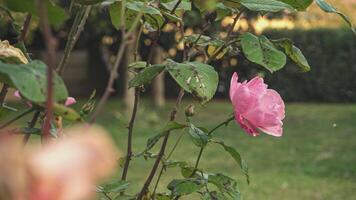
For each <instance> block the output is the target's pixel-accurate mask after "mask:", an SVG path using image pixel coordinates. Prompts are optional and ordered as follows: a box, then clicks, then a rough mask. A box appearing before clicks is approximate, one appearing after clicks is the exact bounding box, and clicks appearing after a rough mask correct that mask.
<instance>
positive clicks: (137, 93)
mask: <svg viewBox="0 0 356 200" xmlns="http://www.w3.org/2000/svg"><path fill="white" fill-rule="evenodd" d="M139 97H140V90H139V88H135V102H134V107H133V110H132V115H131V120H130V123H129V126H128V130H129V132H128V138H127V152H126V160H125V166H124V169H123V172H122V177H121V180H126V178H127V172H128V170H129V166H130V161H131V157H132V135H133V128H134V124H135V119H136V114H137V108H138V102H139Z"/></svg>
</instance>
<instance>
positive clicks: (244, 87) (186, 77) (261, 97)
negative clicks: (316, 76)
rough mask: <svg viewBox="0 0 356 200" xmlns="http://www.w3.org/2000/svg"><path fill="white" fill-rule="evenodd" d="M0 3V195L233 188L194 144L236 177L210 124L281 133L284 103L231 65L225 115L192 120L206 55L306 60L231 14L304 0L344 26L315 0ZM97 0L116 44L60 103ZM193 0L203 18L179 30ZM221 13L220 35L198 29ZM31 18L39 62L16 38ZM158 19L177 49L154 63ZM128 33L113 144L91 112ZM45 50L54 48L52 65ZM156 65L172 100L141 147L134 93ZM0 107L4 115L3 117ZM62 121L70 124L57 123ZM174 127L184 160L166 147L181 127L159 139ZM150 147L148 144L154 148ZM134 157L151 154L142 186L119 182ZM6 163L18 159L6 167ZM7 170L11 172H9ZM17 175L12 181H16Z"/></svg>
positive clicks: (208, 63)
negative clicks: (205, 121)
mask: <svg viewBox="0 0 356 200" xmlns="http://www.w3.org/2000/svg"><path fill="white" fill-rule="evenodd" d="M63 2H64V3H63ZM0 3H1V5H0V17H1V18H0V21H2V23H5V22H6V23H8V24H10V26H9V29H11V31H12V32H13V34H15V36H16V37H15V38H16V39H13V37H12V38H2V41H0V82H1V83H2V84H3V86H2V89H1V93H0V105H1V107H0V118H1V123H0V129H1V136H0V139H1V140H0V144H1V146H0V150H1V151H0V161H1V165H2V163H5V162H6V163H8V165H9V166H10V167H8V168H4V167H0V169H2V170H1V171H3V172H0V179H1V180H0V199H31V200H38V199H41V200H49V199H58V200H65V199H66V200H67V199H88V198H95V196H97V197H98V198H100V199H109V200H124V199H125V200H130V199H137V200H143V199H157V200H169V199H175V200H176V199H181V198H182V199H183V198H185V199H190V198H193V197H190V196H191V195H194V198H196V197H197V196H199V197H200V199H204V200H215V199H219V200H220V199H224V200H225V199H242V194H241V193H240V191H239V188H238V184H237V181H236V180H235V179H234V178H232V177H230V176H229V174H226V173H225V172H224V171H220V172H210V171H207V170H205V169H203V168H201V167H200V165H199V164H200V161H201V160H202V159H207V158H204V151H205V150H206V149H207V148H209V146H212V145H217V146H220V147H221V148H222V149H223V150H225V151H226V153H227V154H228V155H230V156H231V157H232V158H233V159H234V160H235V161H236V166H237V167H236V168H237V169H239V170H241V171H242V174H243V175H244V177H243V179H245V180H246V182H247V184H249V182H250V175H249V171H248V166H247V164H246V163H247V162H246V161H245V160H244V159H243V158H242V155H240V153H239V152H238V150H237V147H234V146H229V144H228V141H224V140H221V139H218V138H217V137H216V135H215V131H216V130H218V129H223V128H224V127H226V126H227V125H229V124H230V122H231V123H232V122H234V121H235V122H236V124H237V125H238V126H240V127H241V128H242V129H243V130H244V131H245V132H246V133H247V134H249V135H251V136H258V135H260V134H262V133H265V134H268V135H271V136H275V137H281V136H282V135H283V119H284V118H285V104H284V101H283V99H282V98H281V96H280V95H279V94H278V91H275V90H273V89H270V88H269V87H268V85H267V84H265V83H264V80H263V78H262V77H259V76H256V77H255V78H253V79H251V80H246V81H243V80H240V79H239V75H238V74H237V73H234V74H233V76H232V77H231V84H230V90H229V96H230V100H231V103H232V106H233V110H231V112H230V113H226V119H225V120H223V121H216V126H215V128H213V129H207V128H205V127H201V126H200V124H199V122H196V121H194V120H193V119H194V117H195V116H197V115H199V113H196V112H195V108H194V103H196V102H199V104H201V105H203V107H204V106H207V107H208V106H209V102H210V100H211V99H212V98H213V97H214V95H215V93H216V90H217V88H218V83H219V80H220V79H221V77H219V74H218V73H217V71H216V70H215V68H217V67H219V66H214V62H215V61H216V60H220V59H223V58H224V57H225V56H231V55H232V56H233V55H237V54H240V55H243V56H244V58H245V59H247V60H248V61H250V62H252V63H255V64H258V65H260V66H261V67H262V68H265V69H266V70H267V71H269V73H273V72H276V71H278V70H281V69H282V68H283V67H284V66H285V65H286V62H287V59H290V60H291V61H293V62H294V63H295V65H296V67H298V68H299V69H300V71H301V72H308V71H309V70H311V67H310V66H309V64H308V61H307V59H306V57H307V55H306V57H305V56H304V55H303V53H302V52H301V50H300V49H299V48H298V47H297V46H295V45H294V43H293V41H291V40H290V39H288V38H267V37H266V36H264V35H255V34H254V33H253V32H244V31H240V30H235V27H236V25H237V24H238V23H239V20H240V19H241V18H244V17H246V15H247V13H253V14H259V15H269V14H271V13H277V12H278V13H283V12H287V13H293V12H304V11H306V9H307V8H308V7H309V6H310V5H311V4H313V3H315V4H317V5H318V6H319V7H320V9H322V10H323V11H325V12H327V13H333V14H337V15H340V17H342V18H343V19H344V20H345V22H346V23H347V24H348V25H349V26H350V28H351V31H353V32H355V30H354V28H353V27H352V23H351V22H350V21H349V20H348V18H347V17H346V16H345V15H344V14H342V13H341V12H339V11H338V10H337V9H336V8H335V7H333V6H332V5H331V4H329V3H328V2H326V1H324V0H315V1H313V0H161V1H159V0H158V1H157V0H152V1H148V0H68V1H56V0H53V1H52V0H0ZM97 9H103V10H106V11H107V13H108V16H109V18H107V20H110V21H111V23H112V25H113V26H114V27H115V28H116V29H117V31H118V38H120V39H119V43H118V49H117V54H116V56H115V60H114V62H113V65H112V68H111V69H110V73H109V78H108V80H107V85H106V89H105V91H104V93H103V94H102V95H96V94H95V92H93V94H92V95H91V96H90V97H88V100H87V102H86V103H85V104H84V105H83V106H82V107H81V109H80V110H76V109H73V108H71V105H72V104H75V103H76V100H75V99H74V98H73V97H69V96H68V91H67V87H66V85H65V84H64V81H63V80H62V77H61V76H62V74H63V71H64V70H66V66H67V64H68V59H69V57H70V56H71V53H72V50H73V49H74V47H75V45H76V43H77V41H78V38H79V37H80V35H81V33H82V32H83V31H85V24H86V22H87V19H88V18H89V17H90V16H91V15H90V14H91V12H92V11H93V10H97ZM192 10H194V11H195V12H198V13H199V16H200V18H202V19H203V21H204V24H202V27H203V29H202V30H200V31H199V32H197V33H193V34H186V31H185V30H186V29H187V28H188V27H187V26H186V25H185V22H186V20H187V18H186V15H187V13H189V12H191V11H192ZM70 17H71V18H72V19H73V20H72V22H71V23H72V24H71V28H70V30H69V33H68V36H67V39H66V44H65V48H64V53H63V55H62V56H60V57H59V55H57V54H56V46H57V44H56V40H55V39H54V35H53V32H52V31H53V29H52V28H51V27H58V26H60V25H61V24H63V23H64V22H66V21H67V20H68V19H69V18H70ZM226 17H230V18H231V19H232V21H231V24H230V25H229V26H227V27H224V29H226V30H223V31H224V32H225V35H224V36H223V37H221V35H219V33H218V32H216V33H211V32H210V33H209V34H207V32H206V30H214V28H213V27H214V26H216V25H217V24H218V25H219V24H221V23H220V22H221V21H222V20H223V19H224V18H226ZM33 18H36V19H38V21H39V23H38V26H39V29H40V31H41V35H42V37H43V41H44V46H45V48H46V61H45V62H44V61H40V60H33V59H32V57H31V53H29V52H28V51H27V48H26V44H25V39H26V36H27V33H28V31H29V29H30V27H29V25H30V22H31V20H33ZM167 25H171V26H173V27H174V28H175V29H174V30H175V31H176V33H177V34H178V35H179V36H180V37H179V40H178V42H177V44H176V45H179V46H180V47H181V54H180V56H178V58H174V59H173V58H171V59H170V58H167V59H166V60H164V62H162V63H154V64H153V57H154V52H155V51H154V48H156V47H157V46H158V45H160V44H159V43H160V39H161V36H162V32H163V30H164V28H165V27H166V26H167ZM144 31H146V32H148V33H149V37H151V41H152V43H151V45H150V47H149V51H148V52H149V53H148V55H147V56H146V57H145V58H144V59H142V58H143V57H142V58H141V56H140V55H139V50H140V48H142V47H141V43H140V41H141V37H142V33H143V32H144ZM129 45H132V46H134V47H135V49H134V62H133V63H130V64H129V70H130V72H132V73H133V74H134V77H133V78H132V79H131V80H130V81H129V85H128V86H129V88H134V90H135V95H134V104H133V110H132V111H131V113H132V115H131V116H130V120H129V124H128V125H127V129H128V134H127V138H126V140H127V149H126V150H122V153H120V154H119V153H117V151H116V150H115V147H113V144H112V143H111V142H110V141H109V140H108V139H107V138H106V137H105V136H103V134H102V133H101V132H103V131H102V130H101V129H100V128H97V127H96V126H95V123H96V120H97V117H98V116H99V115H100V114H102V112H103V107H104V106H105V104H106V103H107V101H108V99H109V97H110V96H111V94H112V93H113V92H114V84H115V80H116V79H117V78H118V76H120V74H119V73H118V72H119V68H120V66H121V64H120V63H121V61H122V59H123V57H124V56H125V51H126V50H127V47H128V46H129ZM197 57H199V58H202V59H196V58H197ZM56 60H60V62H59V64H58V65H56ZM45 63H46V64H45ZM103 70H106V69H104V68H103ZM162 72H166V73H167V74H168V75H169V76H171V77H172V79H173V80H174V81H175V83H176V84H177V86H178V87H179V88H180V90H179V93H178V94H177V97H176V100H175V105H174V107H173V108H172V110H171V112H170V115H169V116H167V120H166V122H164V123H162V128H161V131H159V132H158V133H156V135H155V136H153V137H150V138H147V145H146V147H145V148H144V150H143V151H141V152H134V151H133V140H134V139H135V122H136V116H137V113H138V110H139V109H140V96H141V95H142V94H143V93H144V92H145V88H146V86H147V85H148V84H150V83H151V82H152V80H153V79H154V78H155V77H156V76H157V75H159V74H160V73H162ZM227 81H230V80H227ZM10 88H14V89H15V91H16V92H15V96H17V98H18V99H19V100H21V102H22V103H23V104H24V109H23V110H16V109H14V108H12V107H10V106H9V105H8V104H7V103H6V102H5V98H6V96H7V95H9V91H10V90H9V89H10ZM185 96H191V97H193V98H192V99H193V100H192V101H194V102H192V104H190V105H189V106H187V107H182V106H181V102H182V100H183V98H184V97H185ZM189 99H190V98H189ZM9 113H11V114H12V116H14V117H13V118H11V119H8V118H6V117H7V116H8V115H9ZM178 114H181V115H182V116H184V118H185V120H183V121H178V120H177V119H176V118H177V115H178ZM27 115H32V118H31V120H30V121H29V122H28V123H27V124H22V125H18V126H17V127H14V126H13V124H14V123H15V122H17V121H18V120H19V121H21V119H22V118H23V117H25V116H27ZM3 119H6V120H3ZM193 121H194V122H193ZM65 126H68V127H74V128H69V129H68V130H67V127H65ZM78 126H79V127H78ZM181 130H184V131H185V133H186V134H188V135H189V137H190V139H191V142H192V143H191V145H195V146H196V147H197V148H198V149H200V151H199V153H198V154H197V155H196V160H195V162H194V163H189V162H188V161H185V160H175V159H174V156H173V153H174V151H175V149H176V147H177V146H179V145H180V142H181V141H180V139H181V137H178V139H177V140H176V141H174V144H175V145H174V147H173V149H171V150H169V149H167V143H168V141H169V140H171V139H172V137H170V136H171V135H172V134H175V132H178V131H181ZM147 131H150V130H147ZM12 135H15V136H16V138H18V137H19V136H21V137H22V138H23V140H22V141H21V143H18V142H16V140H15V139H13V138H12V137H11V136H12ZM32 135H39V136H40V138H41V144H42V147H41V148H40V149H39V150H38V149H37V150H35V151H30V152H29V151H27V150H24V149H23V148H22V147H21V146H26V145H30V142H29V141H30V139H31V136H32ZM270 139H271V140H273V139H274V138H272V137H271V138H270ZM256 140H258V138H256ZM157 147H158V152H155V151H154V149H155V148H157ZM11 153H14V154H16V155H19V154H21V155H22V154H23V157H22V156H19V158H18V159H19V161H18V162H17V161H16V162H15V161H13V160H11V157H9V156H7V155H8V154H11ZM2 154H4V155H2ZM120 155H121V156H120ZM139 157H143V158H145V159H147V160H148V159H149V160H154V162H153V165H152V166H151V168H150V172H149V173H148V174H147V175H145V181H144V183H143V184H142V186H141V189H140V190H139V191H136V192H132V191H131V190H130V191H127V190H128V188H129V187H130V167H131V165H132V163H131V161H132V160H133V159H137V158H139ZM53 158H56V159H53ZM113 161H114V162H113ZM271 162H273V161H271ZM19 163H20V164H19ZM69 163H70V164H69ZM116 163H117V164H119V165H120V168H119V169H120V177H117V176H115V178H114V180H113V181H111V182H110V183H104V184H102V185H97V186H96V187H95V188H92V187H91V186H92V185H95V184H99V183H98V180H100V179H101V178H104V177H107V176H108V175H110V173H111V172H112V171H113V170H116V169H118V168H115V164H116ZM12 164H13V165H14V166H15V165H16V166H17V167H11V165H12ZM171 168H178V169H180V171H181V174H177V175H176V177H174V179H173V180H171V181H170V183H169V184H168V185H167V186H166V188H167V190H166V191H159V188H160V187H158V186H160V184H162V183H161V182H160V181H161V177H162V176H164V173H165V172H166V171H167V170H170V169H171ZM5 169H6V170H5ZM15 170H17V171H15ZM6 172H8V173H10V174H13V173H18V174H23V177H27V178H25V180H23V181H20V182H21V184H20V182H16V181H14V180H12V181H11V180H10V181H9V180H7V179H6V178H4V177H9V176H8V174H6ZM117 173H118V172H117ZM117 173H116V174H117ZM18 176H20V175H18ZM8 179H15V178H14V177H11V176H10V177H9V178H8ZM13 183H16V184H17V186H14V184H13ZM19 185H21V191H23V192H18V191H17V189H19V187H20V186H19ZM14 188H17V189H14ZM95 192H96V194H95Z"/></svg>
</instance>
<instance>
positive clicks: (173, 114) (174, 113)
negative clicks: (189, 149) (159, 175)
mask: <svg viewBox="0 0 356 200" xmlns="http://www.w3.org/2000/svg"><path fill="white" fill-rule="evenodd" d="M183 96H184V90H183V89H182V88H181V89H180V91H179V95H178V97H177V100H176V104H175V106H174V108H173V110H172V112H171V115H170V121H174V120H175V118H176V116H177V112H178V109H179V107H180V104H181V101H182V99H183ZM169 135H170V131H168V132H167V134H165V137H164V139H163V142H162V146H161V149H160V150H159V153H158V155H157V158H156V161H155V163H154V164H153V167H152V170H151V172H150V174H149V175H148V177H147V179H146V181H145V183H144V185H143V187H142V189H141V192H140V193H139V194H138V196H137V198H136V199H137V200H142V198H143V196H144V195H145V194H146V192H147V190H148V187H149V186H150V184H151V182H152V179H153V177H154V175H155V174H156V172H157V169H158V166H159V163H160V162H161V159H162V157H163V155H164V151H165V150H166V146H167V142H168V138H169Z"/></svg>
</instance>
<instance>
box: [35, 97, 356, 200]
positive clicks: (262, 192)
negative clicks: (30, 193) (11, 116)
mask: <svg viewBox="0 0 356 200" xmlns="http://www.w3.org/2000/svg"><path fill="white" fill-rule="evenodd" d="M187 103H188V101H185V102H183V106H182V107H183V108H184V107H185V106H186V105H187ZM80 104H81V103H79V104H77V105H76V106H80ZM172 106H173V102H168V105H167V106H166V107H164V108H161V109H153V106H152V105H150V103H149V102H148V101H144V103H142V104H141V105H140V110H139V113H138V119H137V124H136V127H135V130H134V135H135V136H134V143H135V145H134V151H135V152H139V151H142V150H143V149H144V148H145V146H146V140H147V138H149V137H151V136H153V135H155V134H156V133H157V131H158V130H160V129H161V128H162V127H163V126H164V125H165V123H166V122H167V118H168V115H169V112H170V110H171V108H172ZM196 106H197V108H196V116H195V117H194V118H193V122H194V123H195V125H196V126H199V127H206V128H208V129H210V128H212V127H214V126H215V125H216V124H217V123H219V122H222V121H223V120H224V119H226V118H227V117H228V116H229V115H230V113H231V112H232V107H231V105H230V103H229V102H228V101H227V100H226V101H216V102H212V103H210V105H208V106H207V107H202V106H199V105H196ZM286 112H287V113H286V116H287V118H286V120H285V126H284V129H285V131H284V136H283V137H281V138H275V137H272V136H268V135H264V134H263V135H261V136H260V137H251V136H249V135H247V134H245V133H244V132H242V131H241V129H240V127H239V126H238V125H237V124H235V122H233V123H230V125H229V126H228V127H223V128H221V129H219V130H218V131H217V132H216V136H217V137H219V139H223V140H224V141H225V142H226V144H228V145H230V146H234V147H235V148H237V149H238V150H239V151H240V153H241V154H242V156H243V158H244V159H245V160H246V161H247V163H248V165H249V171H250V177H251V184H250V185H247V183H246V181H245V178H244V176H243V175H242V173H241V172H240V170H239V167H238V166H237V165H236V163H235V162H234V161H233V160H232V159H231V158H230V156H229V155H227V154H226V153H225V152H224V151H223V150H222V148H221V147H220V146H216V145H210V146H208V148H207V150H206V151H205V153H204V154H203V157H202V162H201V165H200V167H201V168H203V169H206V170H208V171H209V172H222V173H224V174H230V175H232V176H233V177H234V178H236V179H237V180H238V182H239V187H240V190H241V193H242V194H243V196H244V199H245V200H301V199H304V200H356V104H354V105H351V104H288V105H287V111H286ZM183 115H184V114H183V113H182V112H180V113H178V119H177V121H180V122H183V121H184V118H183ZM28 118H29V117H28ZM128 120H129V117H128V115H126V114H125V112H124V111H123V109H122V105H121V103H120V102H119V101H115V100H112V101H110V102H109V103H108V105H107V106H106V107H105V110H104V111H103V114H102V115H100V117H99V118H98V123H99V124H101V125H102V126H104V127H105V128H106V129H107V130H108V131H109V132H110V133H111V134H112V136H113V138H114V139H115V141H116V142H117V144H118V147H119V148H120V149H121V150H122V152H123V153H124V152H125V149H126V137H127V129H126V128H125V127H126V126H127V124H128ZM183 133H184V132H183ZM183 133H182V132H180V131H176V132H173V134H172V137H171V138H170V143H169V146H168V148H167V150H168V151H169V150H170V149H171V148H172V145H173V144H174V142H175V141H176V139H177V137H178V136H179V135H180V134H183ZM157 146H159V145H157ZM157 150H158V148H155V149H154V152H157ZM198 151H199V149H198V148H197V147H196V146H195V145H194V144H193V143H192V142H191V141H190V139H189V136H188V135H187V134H185V135H184V137H183V140H182V143H181V144H180V145H179V147H178V148H177V151H176V153H174V154H173V156H172V159H174V160H180V161H187V162H188V163H190V164H191V165H193V164H194V162H195V159H196V156H197V154H198ZM152 163H153V160H148V161H145V160H144V159H141V158H138V159H134V160H133V161H132V163H131V166H132V168H131V169H130V171H129V174H128V178H129V180H130V181H131V182H132V184H131V186H130V190H131V191H132V192H137V191H138V190H139V184H140V183H142V182H143V181H144V180H145V179H146V177H147V175H148V171H149V170H150V169H151V166H152ZM116 176H117V177H118V176H121V171H120V169H118V172H117V174H116ZM173 177H178V178H181V176H180V171H179V170H178V169H169V170H168V171H167V172H166V173H165V174H164V175H163V184H162V185H161V186H160V187H159V190H160V191H166V190H167V189H166V185H167V183H168V182H169V181H170V180H171V179H172V178H173ZM185 199H197V198H194V197H191V196H190V197H188V198H185Z"/></svg>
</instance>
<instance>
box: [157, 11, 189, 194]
mask: <svg viewBox="0 0 356 200" xmlns="http://www.w3.org/2000/svg"><path fill="white" fill-rule="evenodd" d="M177 7H178V6H176V7H175V9H176V8H177ZM179 31H180V34H181V35H182V37H184V23H183V20H182V21H180V24H179ZM187 60H188V52H187V49H186V46H185V44H183V61H187ZM182 90H183V89H182V88H181V91H182ZM183 91H184V90H183ZM173 120H174V119H173ZM167 138H168V137H167ZM180 139H181V137H180V138H179V140H180ZM179 140H178V142H179ZM178 142H177V143H176V144H175V146H174V147H173V149H172V151H171V152H170V153H169V156H168V157H170V156H171V155H172V153H173V151H174V150H175V148H176V146H177V145H178ZM163 170H164V166H161V169H160V172H159V175H158V178H157V180H156V184H155V187H154V190H153V193H152V196H153V197H154V196H155V194H156V190H157V187H158V184H159V181H160V180H161V177H162V174H163Z"/></svg>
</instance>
